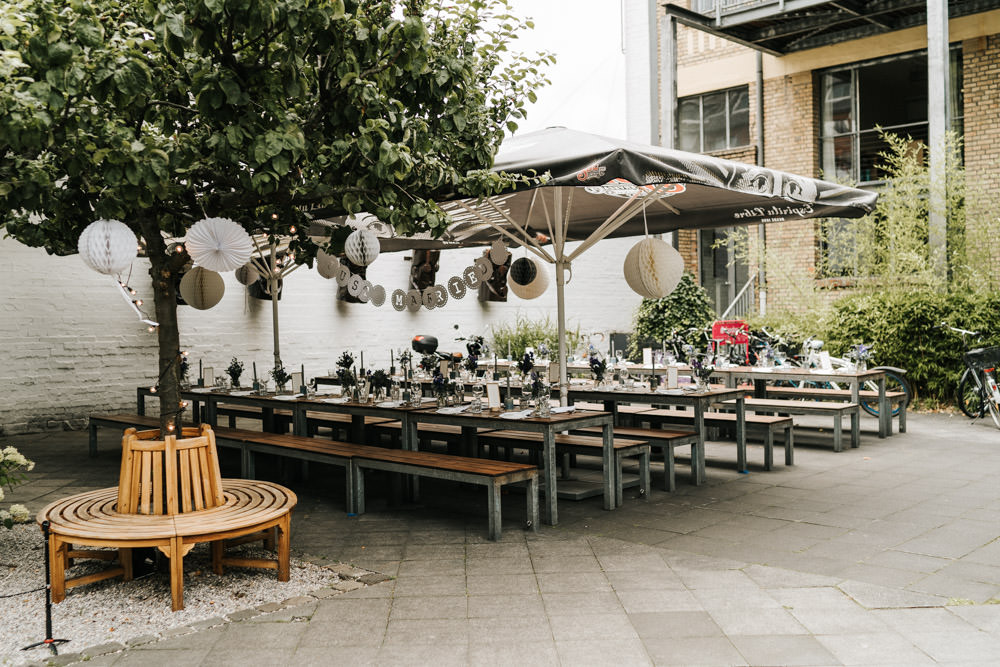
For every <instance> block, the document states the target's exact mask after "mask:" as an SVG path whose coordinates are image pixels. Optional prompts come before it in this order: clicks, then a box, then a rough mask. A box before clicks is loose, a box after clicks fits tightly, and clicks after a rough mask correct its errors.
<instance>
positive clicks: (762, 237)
mask: <svg viewBox="0 0 1000 667" xmlns="http://www.w3.org/2000/svg"><path fill="white" fill-rule="evenodd" d="M756 54H757V58H756V60H757V81H756V85H755V86H754V88H755V91H754V92H755V96H756V102H757V110H756V112H755V113H754V117H755V120H756V123H757V164H758V165H759V166H761V167H763V166H764V54H763V53H761V52H760V51H757V52H756ZM757 242H758V243H759V244H760V254H759V257H760V259H759V260H758V262H757V287H758V293H759V294H760V304H759V308H758V312H759V313H760V314H761V315H767V281H766V274H765V271H766V268H767V267H766V262H765V261H764V260H765V259H766V258H767V227H766V225H764V224H763V223H762V224H760V225H757Z"/></svg>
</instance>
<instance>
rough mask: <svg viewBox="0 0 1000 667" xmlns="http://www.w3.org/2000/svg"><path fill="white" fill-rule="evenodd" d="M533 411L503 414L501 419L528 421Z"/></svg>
mask: <svg viewBox="0 0 1000 667" xmlns="http://www.w3.org/2000/svg"><path fill="white" fill-rule="evenodd" d="M531 412H532V411H531V410H519V411H517V412H501V413H500V418H501V419H527V418H528V417H530V416H531Z"/></svg>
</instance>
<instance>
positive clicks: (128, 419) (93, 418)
mask: <svg viewBox="0 0 1000 667" xmlns="http://www.w3.org/2000/svg"><path fill="white" fill-rule="evenodd" d="M100 426H106V427H109V428H117V429H118V430H119V432H121V431H124V430H125V429H127V428H129V427H131V426H135V427H137V428H139V427H141V428H144V429H150V428H160V418H159V417H148V416H146V415H129V414H120V415H90V423H89V431H90V440H89V447H90V455H91V456H97V429H98V427H100Z"/></svg>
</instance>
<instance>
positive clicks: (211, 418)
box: [193, 398, 218, 428]
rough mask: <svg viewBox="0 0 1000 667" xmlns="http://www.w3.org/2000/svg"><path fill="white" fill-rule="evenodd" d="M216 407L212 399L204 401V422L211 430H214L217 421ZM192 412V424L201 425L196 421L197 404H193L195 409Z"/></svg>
mask: <svg viewBox="0 0 1000 667" xmlns="http://www.w3.org/2000/svg"><path fill="white" fill-rule="evenodd" d="M217 407H218V405H217V403H216V402H215V400H214V399H212V398H209V399H206V400H205V422H206V423H207V424H208V425H209V426H211V427H212V428H215V427H216V426H217V421H216V420H217V419H218V417H217V414H216V408H217ZM193 412H194V423H195V424H199V423H201V422H200V420H199V419H198V403H195V408H194V410H193Z"/></svg>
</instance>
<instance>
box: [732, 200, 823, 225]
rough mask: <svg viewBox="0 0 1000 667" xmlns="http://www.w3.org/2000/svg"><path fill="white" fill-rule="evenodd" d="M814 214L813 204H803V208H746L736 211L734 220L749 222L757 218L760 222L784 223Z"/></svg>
mask: <svg viewBox="0 0 1000 667" xmlns="http://www.w3.org/2000/svg"><path fill="white" fill-rule="evenodd" d="M812 214H813V207H812V205H811V204H803V205H802V206H768V207H766V208H765V207H763V206H755V207H753V208H744V209H743V210H742V211H736V212H735V213H733V218H735V219H736V220H747V219H751V218H756V219H757V221H758V222H782V221H784V220H785V219H786V218H788V217H796V216H798V217H800V218H805V217H808V216H810V215H812Z"/></svg>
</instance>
